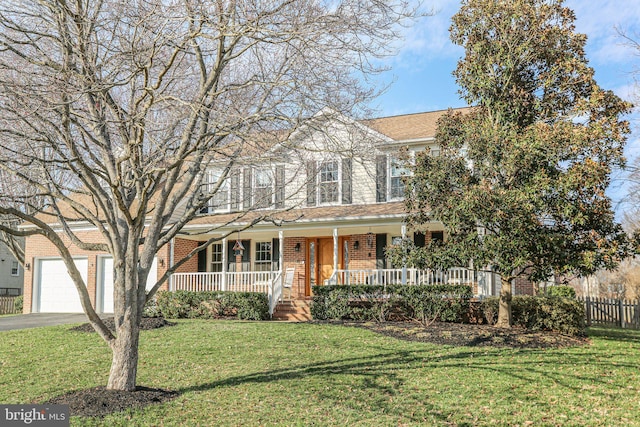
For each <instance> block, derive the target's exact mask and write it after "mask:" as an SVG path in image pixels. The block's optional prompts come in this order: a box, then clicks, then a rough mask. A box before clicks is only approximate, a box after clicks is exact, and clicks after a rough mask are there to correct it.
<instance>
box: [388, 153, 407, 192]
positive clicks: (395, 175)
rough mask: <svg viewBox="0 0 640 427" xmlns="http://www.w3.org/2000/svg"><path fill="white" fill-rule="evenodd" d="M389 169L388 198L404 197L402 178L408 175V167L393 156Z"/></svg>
mask: <svg viewBox="0 0 640 427" xmlns="http://www.w3.org/2000/svg"><path fill="white" fill-rule="evenodd" d="M390 165H391V167H390V171H389V198H390V199H392V200H393V199H401V198H403V197H404V178H403V177H405V176H407V175H409V173H410V172H409V169H407V168H406V167H404V166H403V165H402V163H401V162H400V161H399V160H397V159H394V158H391V159H390Z"/></svg>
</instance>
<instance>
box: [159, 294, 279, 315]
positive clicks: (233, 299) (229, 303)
mask: <svg viewBox="0 0 640 427" xmlns="http://www.w3.org/2000/svg"><path fill="white" fill-rule="evenodd" d="M156 301H157V308H158V312H159V313H161V314H162V315H163V316H164V317H167V318H174V319H175V318H200V319H219V318H225V317H237V318H238V319H242V320H266V319H268V318H269V299H268V297H267V295H265V294H261V293H256V292H237V293H236V292H191V291H176V292H168V291H160V292H158V294H157V298H156Z"/></svg>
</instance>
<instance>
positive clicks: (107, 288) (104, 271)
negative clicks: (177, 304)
mask: <svg viewBox="0 0 640 427" xmlns="http://www.w3.org/2000/svg"><path fill="white" fill-rule="evenodd" d="M99 263H100V268H99V272H98V277H99V280H98V301H99V304H98V310H97V311H98V312H100V313H113V258H111V257H100V262H99ZM157 280H158V262H157V258H154V259H153V264H151V269H150V270H149V276H148V277H147V286H146V288H147V290H149V289H151V288H152V287H153V286H154V285H155V284H156V281H157Z"/></svg>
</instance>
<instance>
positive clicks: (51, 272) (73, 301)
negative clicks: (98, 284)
mask: <svg viewBox="0 0 640 427" xmlns="http://www.w3.org/2000/svg"><path fill="white" fill-rule="evenodd" d="M75 263H76V267H77V268H78V270H79V271H80V275H81V276H82V280H84V283H87V265H88V263H87V260H86V259H76V260H75ZM38 268H39V270H38V271H39V272H40V273H39V275H38V278H39V280H38V292H37V294H36V298H37V304H35V306H36V307H37V310H38V311H39V312H41V313H81V312H82V305H81V304H80V296H79V295H78V290H77V289H76V287H75V285H74V284H73V281H72V280H71V277H70V276H69V273H68V272H67V267H66V266H65V265H64V261H62V260H61V259H42V260H39V261H38Z"/></svg>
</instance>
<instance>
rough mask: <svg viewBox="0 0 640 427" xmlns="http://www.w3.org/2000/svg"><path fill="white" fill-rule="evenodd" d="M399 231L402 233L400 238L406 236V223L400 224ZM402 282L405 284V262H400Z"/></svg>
mask: <svg viewBox="0 0 640 427" xmlns="http://www.w3.org/2000/svg"><path fill="white" fill-rule="evenodd" d="M400 232H401V233H402V240H404V239H406V238H407V225H406V224H402V227H401V228H400ZM402 284H403V285H406V284H407V262H406V261H405V262H403V263H402Z"/></svg>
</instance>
